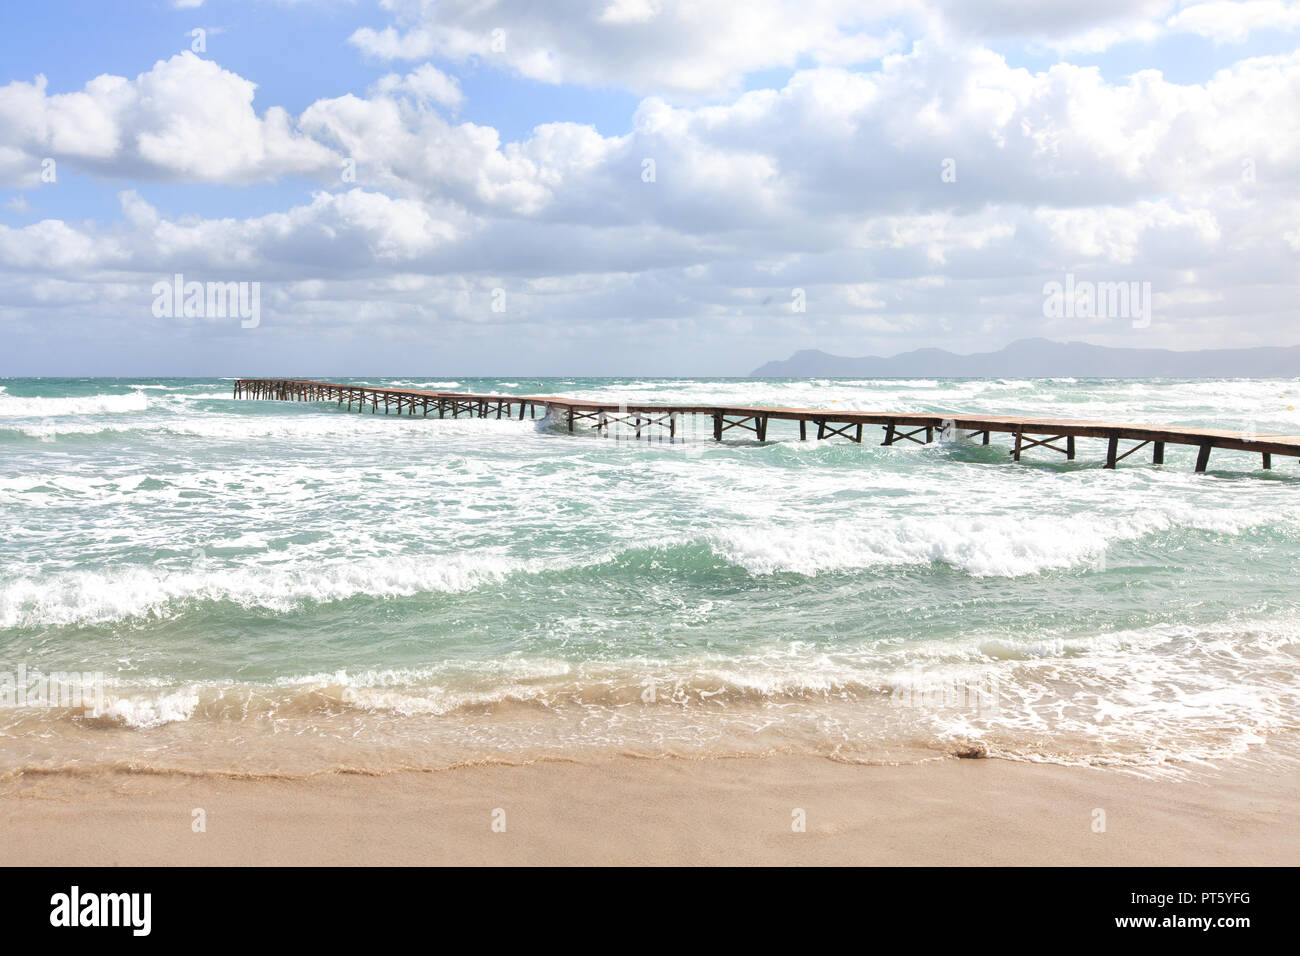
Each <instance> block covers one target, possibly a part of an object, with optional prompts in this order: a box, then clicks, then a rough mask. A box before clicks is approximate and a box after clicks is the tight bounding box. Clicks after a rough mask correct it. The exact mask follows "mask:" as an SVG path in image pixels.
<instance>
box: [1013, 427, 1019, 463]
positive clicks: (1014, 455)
mask: <svg viewBox="0 0 1300 956" xmlns="http://www.w3.org/2000/svg"><path fill="white" fill-rule="evenodd" d="M1011 458H1012V461H1019V460H1020V429H1019V428H1017V429H1016V447H1015V450H1013V451H1012V452H1011Z"/></svg>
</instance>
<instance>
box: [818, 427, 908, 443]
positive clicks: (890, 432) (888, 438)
mask: <svg viewBox="0 0 1300 956" xmlns="http://www.w3.org/2000/svg"><path fill="white" fill-rule="evenodd" d="M817 437H818V438H821V437H822V436H821V435H818V436H817ZM893 443H894V423H893V422H890V423H889V424H888V425H886V426H885V440H884V441H882V442H881V443H880V444H882V445H892V444H893Z"/></svg>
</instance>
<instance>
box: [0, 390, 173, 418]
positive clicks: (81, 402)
mask: <svg viewBox="0 0 1300 956" xmlns="http://www.w3.org/2000/svg"><path fill="white" fill-rule="evenodd" d="M148 408H149V397H148V396H147V395H145V393H144V392H142V391H133V392H131V393H130V394H128V395H107V394H105V395H81V396H68V397H57V396H31V397H27V396H19V395H10V394H8V393H0V418H56V417H62V416H66V415H117V414H123V413H128V412H143V411H145V410H147V409H148Z"/></svg>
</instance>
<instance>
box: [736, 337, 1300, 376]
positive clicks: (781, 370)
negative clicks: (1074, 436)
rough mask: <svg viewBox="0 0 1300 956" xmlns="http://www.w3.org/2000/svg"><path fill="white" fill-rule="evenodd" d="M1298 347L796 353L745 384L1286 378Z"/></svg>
mask: <svg viewBox="0 0 1300 956" xmlns="http://www.w3.org/2000/svg"><path fill="white" fill-rule="evenodd" d="M1298 375H1300V345H1289V346H1259V347H1254V348H1242V349H1197V350H1194V351H1186V352H1179V351H1175V350H1173V349H1147V348H1113V347H1110V346H1104V345H1090V344H1088V343H1086V342H1055V341H1052V340H1051V339H1044V338H1030V339H1017V340H1016V341H1014V342H1012V343H1011V344H1010V345H1007V346H1005V347H1004V348H1001V349H998V350H997V351H994V352H975V353H972V354H970V355H959V354H957V353H955V352H949V351H947V350H945V349H940V348H933V347H930V348H921V349H914V350H912V351H910V352H901V353H899V354H897V355H893V356H888V357H882V356H874V355H868V356H862V357H860V358H851V357H847V356H842V355H832V354H830V353H829V352H823V351H821V350H819V349H801V350H799V351H797V352H795V353H794V354H793V355H792V356H790V358H788V359H784V360H779V361H773V362H767V363H766V364H764V365H762V366H760V367H759V368H757V369H755V370H754V371H753V372H751V373H750V377H751V378H917V377H925V378H1007V377H1019V378H1063V377H1069V378H1292V377H1295V376H1298Z"/></svg>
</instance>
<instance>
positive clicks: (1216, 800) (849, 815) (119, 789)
mask: <svg viewBox="0 0 1300 956" xmlns="http://www.w3.org/2000/svg"><path fill="white" fill-rule="evenodd" d="M200 808H201V809H202V810H203V811H204V813H203V818H204V823H205V826H206V830H205V832H195V830H194V820H195V819H196V818H195V814H194V811H195V810H196V809H200ZM798 810H802V811H803V813H804V818H805V820H806V830H805V831H804V832H796V831H795V830H794V828H793V824H794V822H795V820H796V811H798ZM1098 810H1102V811H1104V812H1105V817H1104V822H1105V830H1104V832H1095V821H1097V820H1099V819H1101V818H1100V817H1099V816H1098V814H1097V813H1096V811H1098ZM498 811H504V821H503V820H502V814H501V813H500V812H498ZM494 822H495V824H496V827H497V829H495V830H494ZM502 822H504V832H500V829H501V824H502ZM0 845H3V846H4V848H5V849H4V854H3V861H4V862H5V863H6V864H22V865H143V864H196V865H197V864H202V865H235V864H255V865H258V864H260V865H283V864H308V865H340V864H361V865H383V864H417V865H419V864H455V865H465V864H469V865H474V864H559V865H576V864H614V865H659V864H692V865H701V864H738V865H759V864H779V865H808V864H838V865H854V864H885V865H912V864H934V865H978V864H993V865H999V864H1028V865H1050V864H1079V865H1114V864H1148V865H1166V864H1167V865H1197V864H1204V865H1231V864H1252V865H1295V864H1297V863H1300V771H1298V770H1297V769H1295V768H1294V767H1289V768H1288V767H1283V766H1281V765H1279V766H1263V765H1261V764H1258V763H1255V762H1253V761H1234V762H1231V763H1228V764H1226V765H1223V766H1219V767H1212V768H1197V769H1195V770H1194V771H1191V772H1188V773H1187V774H1185V775H1181V776H1180V777H1179V778H1177V779H1172V778H1159V779H1155V778H1149V777H1139V776H1135V775H1132V774H1129V773H1124V772H1120V771H1115V770H1102V769H1091V768H1082V767H1067V766H1052V765H1035V764H1027V763H1016V762H1010V761H1003V760H959V759H945V760H940V761H935V762H931V763H927V764H921V765H913V766H859V765H850V764H843V763H837V762H833V761H829V760H825V759H821V758H812V757H782V756H776V757H764V758H745V759H714V760H677V759H665V760H645V759H631V758H616V759H610V760H606V761H601V762H596V763H589V764H578V763H565V762H548V763H537V764H531V765H524V766H478V767H467V768H462V769H457V770H450V771H441V772H435V773H396V774H390V775H385V776H359V775H321V776H315V777H311V778H307V779H265V778H264V779H234V778H229V777H184V776H149V775H138V774H122V773H116V774H107V775H96V776H84V777H79V776H72V775H67V774H60V775H53V776H49V777H35V778H27V779H25V780H24V781H22V782H21V783H19V784H18V785H12V784H11V785H10V786H9V787H8V788H7V790H6V793H5V795H4V796H3V797H0Z"/></svg>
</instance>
